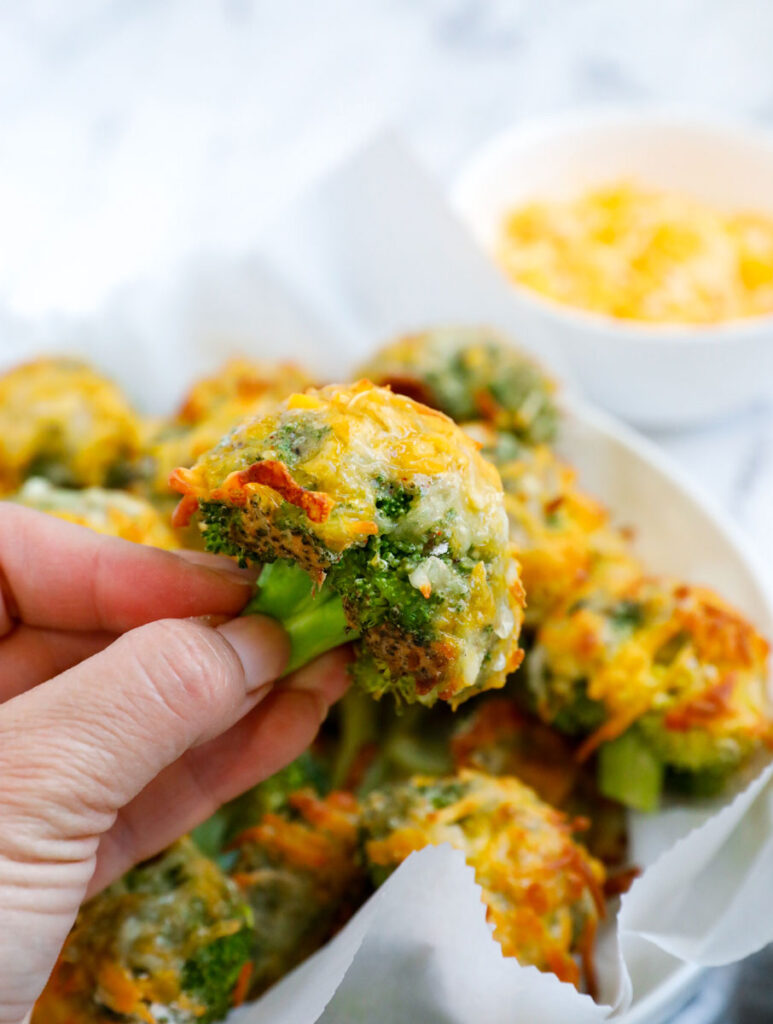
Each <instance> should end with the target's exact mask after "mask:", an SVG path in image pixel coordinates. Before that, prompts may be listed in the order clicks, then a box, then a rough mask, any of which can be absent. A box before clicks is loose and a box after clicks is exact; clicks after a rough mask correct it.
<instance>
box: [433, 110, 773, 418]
mask: <svg viewBox="0 0 773 1024" xmlns="http://www.w3.org/2000/svg"><path fill="white" fill-rule="evenodd" d="M620 178H628V179H634V180H637V181H641V182H643V183H645V184H651V185H654V186H657V187H662V188H668V189H676V190H679V191H682V192H685V193H688V194H691V195H694V196H696V197H697V198H699V199H702V200H704V201H706V202H710V203H712V204H716V205H719V206H721V207H724V208H728V209H756V210H760V211H766V212H768V213H771V214H773V136H770V135H768V134H766V133H764V132H762V131H756V130H752V129H741V128H736V127H732V128H731V127H726V126H719V125H710V124H706V123H701V122H699V121H696V120H693V119H691V118H685V117H677V116H673V115H658V114H633V113H625V114H581V115H575V116H572V117H569V118H562V119H558V120H552V121H545V122H541V123H539V124H527V125H523V126H518V127H516V128H513V129H511V130H509V131H506V132H505V133H504V134H502V135H500V136H498V137H497V138H495V139H494V140H493V141H492V142H490V143H489V144H488V145H486V146H484V147H483V149H482V150H481V151H480V153H478V154H477V155H475V156H473V157H472V159H471V160H470V161H469V162H468V164H467V165H466V166H465V167H464V168H463V169H462V171H461V173H460V175H459V176H458V178H457V180H456V184H455V186H454V189H453V194H452V200H453V203H454V206H455V207H456V210H457V211H458V212H459V213H460V215H461V216H462V218H463V219H464V220H465V221H466V222H467V223H468V225H469V226H470V228H471V229H472V231H473V233H474V235H475V236H476V238H477V239H478V241H479V242H480V243H481V244H482V245H483V246H484V248H486V249H487V250H488V251H492V249H493V247H494V244H495V239H496V235H497V231H498V228H499V226H500V223H501V219H502V216H503V215H504V213H505V212H506V211H507V210H508V209H510V208H512V207H513V206H515V205H518V204H520V203H522V202H524V201H526V200H528V199H531V198H535V197H548V198H551V197H557V198H561V197H568V196H572V195H575V194H577V193H578V192H581V191H582V190H584V189H585V188H587V187H589V186H591V185H594V184H599V183H602V182H608V181H612V180H615V179H620ZM513 296H514V299H515V301H516V303H517V304H518V305H519V306H520V307H521V314H522V316H523V320H524V324H525V325H526V326H525V330H528V331H529V332H530V334H531V335H532V338H531V340H532V342H534V341H536V342H537V343H539V342H540V340H541V339H548V340H549V341H550V342H553V343H556V342H557V343H558V344H559V345H560V347H561V349H562V351H563V354H564V356H565V358H566V360H567V362H568V363H569V365H570V366H571V368H572V369H573V371H574V373H575V375H576V377H577V379H578V381H579V383H580V384H581V385H582V387H583V388H584V389H585V391H586V393H587V394H588V395H590V396H591V397H592V398H594V399H595V400H596V401H597V402H599V403H600V404H601V405H603V406H604V407H605V408H607V409H609V410H611V411H612V412H615V413H617V414H618V415H620V416H623V417H625V418H626V419H628V420H630V421H632V422H634V423H637V424H638V425H640V426H645V427H675V426H686V425H689V424H693V423H697V422H700V421H703V420H708V419H711V418H714V417H718V416H721V415H724V414H726V413H729V412H732V411H734V410H736V409H739V408H741V407H743V406H744V405H748V404H750V403H752V402H754V401H755V400H758V399H761V398H764V397H767V396H769V395H770V394H771V393H773V316H766V317H758V318H753V319H748V320H739V321H733V322H728V323H726V324H722V325H718V326H710V327H694V328H693V327H690V326H678V325H673V326H670V325H654V326H653V325H644V324H635V323H623V322H621V321H619V320H615V319H613V318H612V317H605V316H601V315H596V314H592V313H586V312H583V311H580V310H574V309H572V308H570V307H567V306H562V305H559V304H557V303H553V302H550V301H549V300H546V299H543V298H541V297H540V296H538V295H537V294H536V293H534V292H533V291H530V290H529V289H527V288H524V287H521V286H518V285H513Z"/></svg>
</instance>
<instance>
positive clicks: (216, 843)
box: [191, 702, 372, 867]
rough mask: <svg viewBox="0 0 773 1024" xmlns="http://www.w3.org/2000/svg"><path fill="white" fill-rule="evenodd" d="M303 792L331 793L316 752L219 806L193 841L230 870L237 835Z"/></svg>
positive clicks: (301, 757)
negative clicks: (294, 794)
mask: <svg viewBox="0 0 773 1024" xmlns="http://www.w3.org/2000/svg"><path fill="white" fill-rule="evenodd" d="M371 703H372V702H371ZM300 789H305V790H308V789H310V790H312V791H313V792H315V793H316V794H318V795H323V794H325V793H327V792H328V791H329V790H330V779H329V775H328V771H327V766H326V765H325V764H324V763H323V761H322V760H321V758H319V757H318V756H317V755H316V754H315V753H314V752H313V751H312V750H306V751H304V752H303V753H302V754H301V755H300V757H296V759H295V760H294V761H291V762H290V764H288V765H286V766H285V767H284V768H282V769H280V771H278V772H275V773H274V774H273V775H270V776H269V777H268V778H267V779H264V780H263V781H262V782H259V783H258V784H257V785H256V786H252V788H251V789H248V790H247V791H246V792H244V793H241V794H240V795H239V796H237V797H235V798H234V799H233V800H229V802H228V803H227V804H223V805H222V806H221V807H219V808H218V809H217V811H215V813H214V814H213V815H212V816H211V817H210V818H207V820H206V821H204V822H202V823H201V824H200V825H198V826H197V827H196V828H195V829H194V830H193V832H192V833H191V836H192V838H193V841H194V842H195V843H196V845H197V846H198V847H199V849H200V850H201V851H202V852H203V853H205V854H206V855H207V856H208V857H215V858H216V859H217V860H218V862H219V863H220V864H221V866H223V865H225V866H226V867H227V866H228V865H230V864H232V863H233V861H234V859H235V857H234V854H233V851H232V850H231V849H229V848H230V844H231V843H232V842H233V840H234V839H235V838H236V836H238V835H239V834H240V833H242V832H244V831H245V830H246V829H248V828H251V827H252V826H253V825H257V823H258V822H259V821H260V819H261V818H262V817H263V815H264V814H268V813H269V812H272V813H273V812H277V811H280V810H282V809H283V808H285V807H287V806H288V801H289V799H290V797H291V796H292V794H293V793H295V792H297V791H298V790H300Z"/></svg>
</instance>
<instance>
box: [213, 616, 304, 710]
mask: <svg viewBox="0 0 773 1024" xmlns="http://www.w3.org/2000/svg"><path fill="white" fill-rule="evenodd" d="M218 632H219V633H221V634H222V635H223V636H224V637H225V638H226V640H227V641H228V642H229V644H230V645H231V646H232V647H233V649H234V650H235V651H236V654H237V656H238V658H239V661H241V663H242V665H243V667H244V677H245V679H246V682H247V692H248V693H253V692H254V691H255V690H257V689H258V688H259V687H261V686H265V684H266V683H272V682H273V681H274V680H275V679H278V678H279V677H280V676H281V674H282V672H283V671H284V669H285V666H286V665H287V662H288V659H289V657H290V642H289V640H288V638H287V634H286V633H285V631H284V630H283V629H282V627H281V626H280V625H279V623H278V622H276V621H275V620H274V619H269V618H268V617H267V616H265V615H243V616H242V617H241V618H238V619H232V620H231V621H230V622H227V623H226V624H225V625H224V626H219V627H218Z"/></svg>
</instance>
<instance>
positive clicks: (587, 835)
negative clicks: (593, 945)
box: [450, 697, 628, 891]
mask: <svg viewBox="0 0 773 1024" xmlns="http://www.w3.org/2000/svg"><path fill="white" fill-rule="evenodd" d="M450 750H451V755H452V757H453V763H454V768H455V770H456V771H458V770H459V769H461V768H474V769H476V770H477V771H482V772H486V773H488V774H489V775H514V776H515V777H516V778H517V779H520V781H521V782H523V783H525V784H526V785H527V786H531V788H532V789H533V790H534V792H535V793H536V794H537V795H538V796H539V797H540V798H541V799H542V800H544V801H545V802H546V803H548V804H550V805H551V807H557V808H558V809H559V810H562V811H564V813H566V814H568V815H569V816H570V817H571V818H572V820H573V823H574V825H575V829H576V838H577V840H578V842H580V843H582V845H583V846H585V847H587V849H588V850H590V852H591V853H592V854H593V856H594V857H597V858H598V859H599V860H600V861H601V862H602V863H603V864H604V865H605V867H607V868H610V867H614V868H615V869H616V870H617V869H619V868H620V867H621V865H623V864H624V863H625V862H626V860H627V855H628V829H627V820H626V814H625V809H624V808H623V806H622V805H621V804H619V803H617V802H616V801H614V800H609V799H607V798H606V797H604V796H602V795H601V793H600V792H599V788H598V784H597V781H596V773H595V766H594V765H592V764H589V763H587V762H586V763H585V764H580V763H579V762H578V760H577V758H576V757H575V750H576V743H575V742H573V741H572V740H570V739H569V737H567V736H563V735H561V733H558V732H556V731H555V729H552V728H550V726H548V725H545V724H544V723H543V722H540V721H539V720H538V719H535V718H534V717H533V716H531V715H528V714H526V713H525V712H524V711H523V710H522V709H521V708H519V707H518V705H517V704H516V703H515V701H514V700H512V699H510V698H507V697H493V698H491V699H489V700H484V701H476V702H475V705H474V706H473V708H472V709H471V711H470V713H469V714H467V715H465V717H464V718H463V720H462V721H461V722H460V723H458V725H457V728H456V730H455V731H454V735H453V736H452V738H451V741H450ZM617 877H618V878H619V877H620V876H619V873H618V875H617ZM618 891H619V890H618Z"/></svg>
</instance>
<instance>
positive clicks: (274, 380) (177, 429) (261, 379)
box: [146, 359, 313, 494]
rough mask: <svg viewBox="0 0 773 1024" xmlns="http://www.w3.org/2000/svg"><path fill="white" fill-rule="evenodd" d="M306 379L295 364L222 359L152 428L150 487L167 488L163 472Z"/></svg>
mask: <svg viewBox="0 0 773 1024" xmlns="http://www.w3.org/2000/svg"><path fill="white" fill-rule="evenodd" d="M312 383H313V381H312V380H311V378H310V377H309V375H308V374H307V373H306V372H305V371H304V370H303V369H302V368H301V367H300V366H298V365H296V364H295V363H291V362H270V361H268V360H258V359H230V360H228V362H226V363H225V364H224V365H223V366H221V367H220V369H218V370H217V371H216V372H215V373H213V374H212V375H210V376H208V377H203V378H202V379H201V380H199V381H197V382H196V383H195V384H194V385H193V387H192V388H191V390H190V391H189V392H188V394H187V395H186V396H185V398H184V399H183V402H182V404H181V406H180V409H179V410H178V412H177V414H176V415H175V416H174V417H173V418H172V419H171V420H169V421H168V422H167V423H164V424H162V425H161V426H160V427H159V428H158V429H157V430H156V431H155V432H154V433H153V436H152V437H151V440H150V442H149V444H148V446H147V451H146V455H147V457H148V459H149V462H150V467H151V475H152V487H153V489H154V490H155V491H156V492H157V493H159V494H164V493H169V491H170V488H169V476H170V474H171V472H172V471H173V470H174V469H175V468H176V467H177V466H192V465H193V463H194V462H195V461H196V459H198V458H199V456H200V455H203V454H204V453H205V452H206V451H208V450H209V449H210V448H213V447H214V446H215V445H216V444H217V443H218V441H219V440H220V439H221V438H222V437H223V436H224V435H225V434H227V433H228V432H229V430H231V429H232V428H233V427H235V426H236V425H237V424H238V423H240V422H241V420H243V419H244V418H245V417H246V416H250V415H256V414H258V413H259V412H261V410H268V409H270V408H271V407H272V406H273V405H274V404H275V403H276V402H277V401H279V400H281V399H282V398H285V397H286V396H287V395H289V394H291V393H292V392H294V391H301V390H303V388H307V387H310V386H311V384H312Z"/></svg>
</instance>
